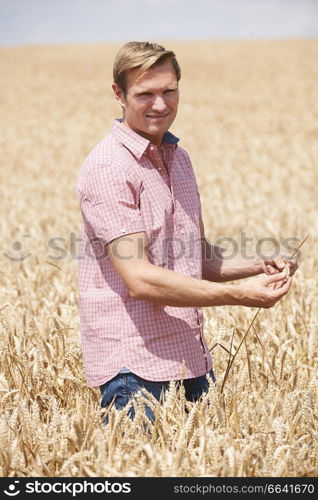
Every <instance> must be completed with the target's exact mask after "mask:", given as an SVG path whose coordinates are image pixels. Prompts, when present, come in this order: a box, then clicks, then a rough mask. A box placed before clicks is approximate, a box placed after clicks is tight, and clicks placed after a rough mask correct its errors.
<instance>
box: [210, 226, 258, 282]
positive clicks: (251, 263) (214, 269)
mask: <svg viewBox="0 0 318 500" xmlns="http://www.w3.org/2000/svg"><path fill="white" fill-rule="evenodd" d="M200 231H201V245H202V278H203V279H204V280H207V281H214V282H224V281H233V280H238V279H242V278H249V277H250V276H256V275H257V274H260V273H263V272H264V269H263V267H262V262H261V259H259V258H258V257H253V258H250V259H249V260H246V259H244V258H243V257H241V256H240V255H236V256H235V257H231V258H229V254H228V253H227V252H226V250H225V249H224V248H222V247H219V246H216V245H211V244H210V243H209V242H208V241H207V239H206V238H205V232H204V224H203V220H202V219H200Z"/></svg>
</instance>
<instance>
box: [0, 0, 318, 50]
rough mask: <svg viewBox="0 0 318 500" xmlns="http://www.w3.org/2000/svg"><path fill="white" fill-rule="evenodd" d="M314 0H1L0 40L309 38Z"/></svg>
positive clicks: (315, 16) (314, 31) (314, 22)
mask: <svg viewBox="0 0 318 500" xmlns="http://www.w3.org/2000/svg"><path fill="white" fill-rule="evenodd" d="M317 36H318V0H0V45H1V46H10V45H13V46H14V45H25V44H27V45H30V44H41V43H54V44H55V43H95V42H111V41H113V42H125V41H128V40H148V41H156V40H158V41H160V40H168V39H172V40H195V39H230V40H231V39H256V38H299V37H300V38H308V37H317Z"/></svg>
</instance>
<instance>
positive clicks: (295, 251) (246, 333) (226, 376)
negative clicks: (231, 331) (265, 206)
mask: <svg viewBox="0 0 318 500" xmlns="http://www.w3.org/2000/svg"><path fill="white" fill-rule="evenodd" d="M308 236H309V233H308V234H307V236H305V238H304V239H303V240H302V241H301V242H300V244H299V245H298V247H297V248H296V249H295V250H294V252H293V253H292V255H291V257H289V259H288V260H287V262H286V266H285V268H284V270H283V271H282V272H284V271H285V269H287V264H289V262H290V261H291V260H292V259H293V257H294V255H296V253H297V252H298V250H299V249H300V247H301V246H302V245H303V244H304V243H305V241H306V240H307V238H308ZM285 276H286V278H287V276H288V274H287V273H286V274H285ZM261 309H262V307H260V308H259V309H258V310H257V311H256V313H255V315H254V317H253V319H252V321H251V323H250V325H249V327H248V328H247V330H246V332H245V334H244V335H243V338H242V340H241V342H240V344H239V346H238V348H237V350H236V352H235V354H234V356H233V357H232V359H231V361H229V364H228V367H227V369H226V372H225V375H224V378H223V382H222V386H221V393H222V392H223V389H224V385H225V382H226V381H227V378H228V376H229V372H230V370H231V368H232V365H233V363H234V360H235V358H236V356H237V354H238V352H239V350H240V348H241V345H242V344H243V342H244V341H245V339H246V337H247V335H248V333H249V331H250V329H251V328H252V326H253V323H254V321H255V320H256V318H257V315H258V313H259V312H260V310H261Z"/></svg>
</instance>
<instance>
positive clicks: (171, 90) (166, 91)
mask: <svg viewBox="0 0 318 500" xmlns="http://www.w3.org/2000/svg"><path fill="white" fill-rule="evenodd" d="M174 91H175V89H167V90H165V92H164V93H165V94H167V93H168V92H174Z"/></svg>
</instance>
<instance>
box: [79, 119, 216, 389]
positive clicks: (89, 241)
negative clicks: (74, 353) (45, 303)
mask: <svg viewBox="0 0 318 500" xmlns="http://www.w3.org/2000/svg"><path fill="white" fill-rule="evenodd" d="M178 140H179V139H177V138H176V137H175V136H174V135H172V134H171V133H170V132H167V133H166V134H165V135H164V138H163V143H162V152H163V157H164V163H162V161H161V158H160V155H159V152H158V149H157V147H156V146H154V145H152V144H151V143H150V142H149V141H148V140H147V139H145V138H143V137H141V136H140V135H139V134H137V133H135V132H133V131H132V130H130V129H129V128H128V127H126V126H125V125H124V124H123V123H122V121H121V120H114V122H113V125H112V130H111V133H110V134H109V135H108V136H106V137H105V138H104V139H103V140H102V141H101V142H100V143H99V144H97V146H96V147H95V148H94V149H93V150H92V151H91V152H90V154H89V155H88V157H87V158H86V160H85V162H84V164H83V165H82V167H81V169H80V172H79V176H78V180H77V185H76V188H77V194H78V197H79V201H80V207H81V212H82V217H83V226H82V229H81V243H80V258H79V304H80V324H81V340H82V349H83V358H84V366H85V372H86V378H87V383H88V385H89V386H90V387H93V386H99V385H102V384H103V383H105V382H107V381H108V380H110V379H111V378H113V377H114V376H116V375H117V373H118V372H119V371H120V370H121V368H123V367H126V368H128V370H130V371H132V372H133V373H135V374H136V375H139V376H140V377H142V378H144V379H147V380H153V381H164V380H173V379H174V380H176V379H180V378H181V377H182V376H183V378H193V377H198V376H200V375H204V374H205V373H207V372H208V371H209V370H210V369H211V356H210V352H209V349H208V347H207V345H206V342H205V340H204V336H203V313H202V309H201V308H198V307H172V306H165V305H159V304H155V303H153V302H149V301H144V300H138V299H134V298H132V297H131V296H130V295H129V293H128V289H127V287H126V285H125V283H124V282H123V280H122V279H121V278H120V276H119V274H118V273H117V272H116V270H115V269H114V267H113V265H112V262H111V259H110V257H109V256H108V255H107V251H106V249H105V244H106V243H108V242H110V241H112V240H114V239H115V238H119V237H122V236H126V237H127V238H129V234H131V233H136V232H141V231H145V232H146V234H147V237H148V242H149V244H148V249H147V251H148V258H149V260H150V262H152V263H153V264H154V265H156V266H161V267H165V268H167V269H171V270H173V271H176V272H178V273H181V274H184V275H187V276H192V277H193V278H196V279H201V277H202V257H201V243H200V237H201V236H200V227H199V218H200V217H201V216H202V213H201V203H200V196H199V193H198V189H197V183H196V179H195V175H194V172H193V168H192V165H191V162H190V159H189V156H188V154H187V153H186V151H185V150H184V149H182V148H181V147H179V146H178V145H177V142H178ZM166 168H167V170H166ZM118 253H119V254H120V245H119V246H118Z"/></svg>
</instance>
